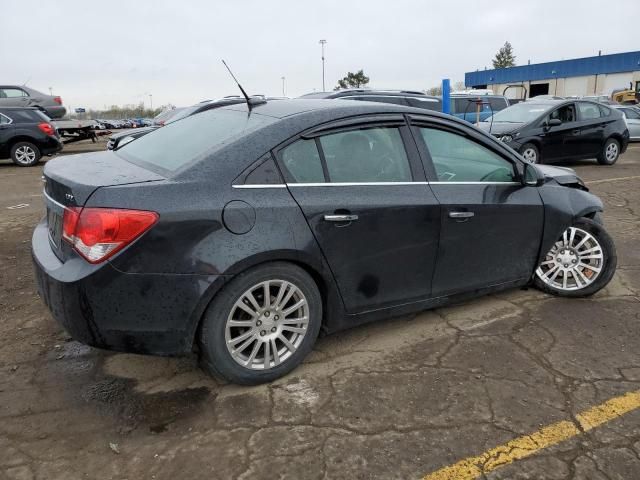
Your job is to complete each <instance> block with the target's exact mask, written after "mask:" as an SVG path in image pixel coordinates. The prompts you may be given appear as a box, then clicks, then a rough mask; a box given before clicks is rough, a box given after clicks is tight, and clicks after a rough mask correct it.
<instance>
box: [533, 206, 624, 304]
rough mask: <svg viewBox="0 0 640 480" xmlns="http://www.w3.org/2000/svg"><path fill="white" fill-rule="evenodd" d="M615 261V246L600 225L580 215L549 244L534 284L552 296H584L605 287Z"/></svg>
mask: <svg viewBox="0 0 640 480" xmlns="http://www.w3.org/2000/svg"><path fill="white" fill-rule="evenodd" d="M617 263H618V257H617V255H616V247H615V245H614V243H613V240H612V239H611V237H610V236H609V234H608V233H607V231H606V230H605V229H604V227H603V226H602V224H601V223H598V222H596V221H594V220H591V219H589V218H580V219H579V220H576V221H575V222H574V223H573V225H571V226H570V227H569V228H568V229H567V230H565V231H564V232H563V234H562V235H561V236H560V238H559V239H558V241H557V242H556V243H555V244H554V245H553V246H552V247H551V250H549V252H548V253H547V255H546V256H545V258H544V259H543V261H542V263H541V264H540V266H539V267H538V268H537V270H536V273H535V277H534V284H535V286H536V287H537V288H539V289H540V290H542V291H543V292H546V293H550V294H552V295H558V296H561V297H588V296H589V295H593V294H594V293H596V292H598V291H599V290H601V289H603V288H604V287H605V286H607V284H608V283H609V282H610V281H611V278H612V277H613V274H614V273H615V271H616V265H617Z"/></svg>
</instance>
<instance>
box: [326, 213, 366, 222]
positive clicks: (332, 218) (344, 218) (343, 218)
mask: <svg viewBox="0 0 640 480" xmlns="http://www.w3.org/2000/svg"><path fill="white" fill-rule="evenodd" d="M324 219H325V221H327V222H353V221H355V220H358V215H350V214H349V215H346V214H344V215H325V216H324Z"/></svg>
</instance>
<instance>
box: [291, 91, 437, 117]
mask: <svg viewBox="0 0 640 480" xmlns="http://www.w3.org/2000/svg"><path fill="white" fill-rule="evenodd" d="M300 98H305V99H312V98H338V99H340V100H362V101H366V102H380V103H393V104H394V105H403V106H405V107H417V108H424V109H426V110H435V111H436V112H442V100H441V99H440V98H438V97H432V96H431V95H427V94H425V93H422V92H417V91H413V90H369V89H366V88H354V89H346V90H337V91H335V92H317V93H316V92H314V93H307V94H306V95H302V96H301V97H300Z"/></svg>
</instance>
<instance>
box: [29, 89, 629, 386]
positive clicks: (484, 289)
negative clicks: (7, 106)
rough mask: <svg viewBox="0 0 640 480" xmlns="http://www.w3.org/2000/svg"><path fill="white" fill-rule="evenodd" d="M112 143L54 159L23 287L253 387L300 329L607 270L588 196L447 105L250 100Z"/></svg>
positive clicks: (301, 344)
mask: <svg viewBox="0 0 640 480" xmlns="http://www.w3.org/2000/svg"><path fill="white" fill-rule="evenodd" d="M250 103H251V105H250V106H249V107H248V106H247V105H246V104H238V105H233V106H226V107H222V108H215V109H209V110H206V111H204V112H200V113H198V114H195V115H192V116H190V117H187V118H184V119H182V120H181V121H179V122H174V123H172V124H170V125H167V126H165V127H163V128H161V129H159V130H158V131H156V132H154V133H153V134H152V135H147V136H144V137H142V138H140V139H138V140H136V141H135V142H131V143H129V144H128V145H125V146H123V147H121V148H120V149H118V150H116V151H105V152H99V153H92V154H82V155H75V156H71V157H65V158H59V159H54V160H52V161H50V162H48V163H47V165H46V166H45V169H44V178H45V191H44V195H45V201H46V207H47V216H46V218H45V219H43V221H42V222H41V223H40V224H39V225H38V226H37V227H36V229H35V231H34V234H33V239H32V253H33V259H34V264H35V267H36V272H37V274H36V277H37V280H38V289H39V292H40V295H41V297H42V298H43V299H44V301H45V303H46V304H47V305H48V306H49V308H50V309H51V311H52V314H53V317H54V318H55V319H56V320H57V321H58V322H60V323H61V324H62V325H63V326H64V327H65V329H66V330H67V331H68V332H69V334H70V335H71V336H72V337H73V338H75V339H77V340H79V341H81V342H84V343H87V344H89V345H93V346H96V347H101V348H108V349H115V350H121V351H129V352H139V353H149V354H163V355H167V354H180V353H185V352H190V351H192V349H193V348H196V349H197V350H198V351H199V353H200V355H201V358H202V361H203V364H204V365H205V366H206V368H208V369H209V370H210V371H212V372H215V373H218V374H220V375H222V376H224V377H226V378H227V379H229V380H231V381H234V382H238V383H243V384H256V383H261V382H267V381H271V380H273V379H276V378H278V377H280V376H282V375H284V374H286V373H287V372H289V371H290V370H292V369H293V368H294V367H295V366H296V365H298V364H299V363H300V362H301V361H302V360H303V359H304V357H305V356H306V355H307V354H308V353H309V352H310V351H311V349H312V347H313V344H314V343H315V341H316V338H317V336H318V334H319V333H320V332H321V331H322V332H324V333H329V332H334V331H338V330H341V329H345V328H348V327H352V326H354V325H357V324H360V323H363V322H368V321H372V320H376V319H381V318H386V317H391V316H394V315H401V314H407V313H410V312H416V311H420V310H424V309H427V308H432V307H436V306H440V305H443V304H446V303H449V302H454V301H459V300H460V299H463V298H467V297H469V296H474V295H479V294H482V293H488V292H493V291H498V290H502V289H506V288H512V287H517V286H522V285H526V284H529V283H531V282H533V283H534V284H535V285H536V286H537V287H539V288H540V289H542V290H544V291H546V292H549V293H552V294H556V295H562V296H567V297H581V296H587V295H591V294H593V293H595V292H597V291H599V290H600V289H601V288H603V287H604V286H605V285H607V283H608V282H609V281H610V279H611V278H612V276H613V274H614V271H615V268H616V253H615V247H614V245H613V242H612V240H611V238H610V237H609V235H608V234H607V232H606V231H605V230H604V228H603V227H602V225H601V224H600V221H599V212H601V210H602V203H601V202H600V200H599V199H598V198H597V197H595V196H594V195H592V194H590V193H588V191H587V188H586V187H585V186H584V184H583V183H582V182H581V180H580V179H579V178H578V177H576V175H575V173H574V172H573V171H571V170H569V169H559V168H554V167H549V166H536V165H532V164H529V163H527V162H524V161H523V160H522V158H521V157H520V156H519V155H518V154H517V153H515V152H514V151H513V150H512V149H510V148H507V147H506V146H505V145H504V144H503V143H501V142H499V141H498V140H496V139H495V138H493V137H491V136H489V135H486V134H484V133H483V132H481V131H479V130H478V129H476V128H474V127H473V126H471V125H470V124H468V123H466V122H464V121H462V120H458V119H456V118H454V117H452V116H448V115H443V114H439V113H436V112H430V111H428V110H425V109H418V108H409V107H402V106H398V105H390V104H384V103H370V102H360V101H358V102H353V101H346V100H345V101H339V102H338V101H336V102H328V101H325V100H284V101H277V102H275V101H265V100H260V99H251V101H250Z"/></svg>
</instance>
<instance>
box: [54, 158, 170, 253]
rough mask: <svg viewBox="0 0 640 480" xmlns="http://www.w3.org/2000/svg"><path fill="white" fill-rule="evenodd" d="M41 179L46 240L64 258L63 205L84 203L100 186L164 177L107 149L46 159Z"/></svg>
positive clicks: (159, 179)
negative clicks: (42, 183)
mask: <svg viewBox="0 0 640 480" xmlns="http://www.w3.org/2000/svg"><path fill="white" fill-rule="evenodd" d="M42 179H43V181H44V184H45V187H44V196H45V205H46V209H47V228H48V229H49V242H50V243H51V247H52V248H53V250H54V252H55V253H56V255H57V256H58V258H60V259H61V260H65V259H66V258H67V257H68V253H69V251H68V249H67V248H65V245H63V242H62V222H63V216H64V209H65V208H72V207H82V206H84V204H85V203H86V202H87V200H88V199H89V197H90V196H91V194H92V193H93V192H95V191H96V190H97V189H98V188H100V187H106V186H113V185H127V184H132V183H142V182H156V181H162V180H165V178H164V177H162V176H160V175H158V174H157V173H154V172H151V171H149V170H146V169H144V168H142V167H139V166H137V165H134V164H132V163H129V162H127V161H126V160H123V159H122V158H120V157H118V156H117V155H115V154H114V153H112V152H108V151H107V152H96V153H88V154H81V155H72V156H64V157H58V158H56V159H54V160H50V161H49V162H47V164H46V165H45V168H44V175H43V177H42ZM104 206H105V207H108V206H109V205H104Z"/></svg>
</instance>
